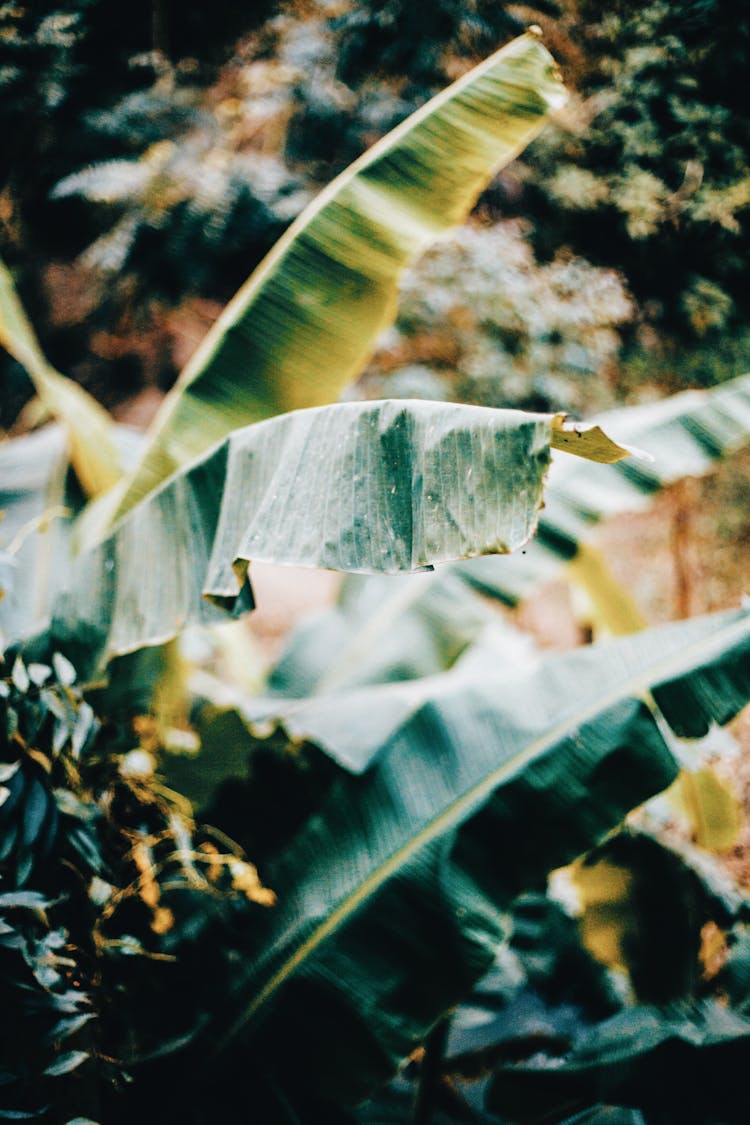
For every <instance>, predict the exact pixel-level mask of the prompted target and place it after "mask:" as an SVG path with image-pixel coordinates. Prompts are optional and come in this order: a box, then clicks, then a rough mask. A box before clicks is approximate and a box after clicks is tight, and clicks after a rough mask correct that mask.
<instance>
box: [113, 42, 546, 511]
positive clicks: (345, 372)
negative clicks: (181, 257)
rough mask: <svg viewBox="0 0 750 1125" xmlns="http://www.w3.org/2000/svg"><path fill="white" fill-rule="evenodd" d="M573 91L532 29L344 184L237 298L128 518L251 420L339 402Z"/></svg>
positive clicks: (133, 482) (147, 465)
mask: <svg viewBox="0 0 750 1125" xmlns="http://www.w3.org/2000/svg"><path fill="white" fill-rule="evenodd" d="M564 100H565V93H564V90H563V88H562V85H561V83H560V81H559V78H558V76H557V72H556V70H555V66H554V63H553V61H552V59H551V57H550V56H549V54H548V53H547V51H546V50H545V49H544V47H542V45H541V43H540V42H539V41H538V38H537V37H536V36H534V35H532V34H527V35H523V36H521V37H520V38H519V39H516V40H514V41H513V42H512V43H510V44H508V45H507V46H506V47H503V48H502V49H501V50H500V51H498V52H497V53H496V54H494V55H492V56H491V57H490V58H489V59H487V60H486V61H485V62H483V63H481V64H480V65H479V66H477V67H476V68H474V69H473V70H471V71H470V72H469V73H468V74H466V75H464V77H462V78H460V79H459V80H458V81H457V82H455V83H454V84H453V85H452V86H450V87H449V88H448V89H447V90H445V91H443V92H442V93H440V94H438V95H437V96H436V97H435V98H433V99H432V100H431V101H430V102H428V103H427V104H426V105H424V106H423V107H422V108H421V109H419V110H417V112H416V113H415V114H413V115H412V116H411V117H409V118H408V119H407V120H406V121H404V122H403V123H402V124H401V125H399V126H398V127H397V128H396V129H394V130H393V132H391V133H390V134H388V136H386V137H384V138H383V139H382V140H381V141H379V142H378V143H377V144H376V145H374V146H373V147H372V148H371V149H370V150H369V151H368V152H366V153H365V154H364V155H363V156H362V157H360V159H359V160H357V161H356V162H355V163H354V164H353V165H352V166H351V167H350V168H348V169H347V170H346V171H345V172H343V173H342V174H341V175H340V176H339V177H338V178H337V179H335V180H334V181H333V182H332V183H331V184H330V185H329V186H328V187H327V188H326V189H325V190H324V191H323V192H322V193H321V194H320V195H319V196H318V198H317V199H316V200H315V201H314V202H313V203H312V204H311V205H310V206H309V207H308V208H307V209H306V210H305V211H304V212H303V213H302V215H301V216H300V217H299V218H298V219H297V220H296V222H294V223H293V224H292V226H291V227H290V228H289V230H288V231H287V232H286V234H285V235H284V236H283V237H282V238H281V239H280V241H279V242H278V243H277V244H276V246H275V247H274V248H273V250H272V251H271V253H270V254H269V255H268V256H267V258H266V259H265V260H264V261H263V262H262V263H261V265H260V266H259V267H258V268H257V270H256V271H255V272H254V274H253V275H252V276H251V277H250V279H249V280H248V281H247V283H246V284H245V285H244V286H243V288H242V289H241V290H240V291H239V293H238V294H237V295H236V297H235V298H234V299H233V300H232V302H231V303H230V304H229V305H228V306H227V308H226V309H225V311H224V313H223V314H222V316H221V317H220V318H219V320H218V321H217V323H216V325H215V326H214V328H213V329H212V330H211V331H210V332H209V334H208V336H207V337H206V339H205V340H204V341H203V343H202V344H201V346H200V347H199V348H198V350H197V351H196V353H195V355H194V356H193V357H192V359H191V360H190V362H189V363H188V365H187V367H186V368H185V370H184V371H183V373H182V375H181V376H180V379H179V382H178V383H177V385H176V386H175V388H174V389H173V390H172V391H171V392H170V394H169V395H168V397H167V400H166V402H165V404H164V406H163V408H162V410H161V412H160V414H159V415H158V417H157V419H156V421H155V424H154V427H153V428H152V433H151V440H150V442H149V444H148V447H147V449H146V451H145V453H144V455H143V459H142V461H141V463H140V465H139V467H138V468H137V469H136V471H135V473H134V474H133V475H132V476H131V477H130V478H129V480H128V481H127V482H126V486H125V488H124V489H123V490H122V491H121V492H120V493H119V496H120V503H119V508H118V513H117V514H118V515H121V514H122V513H123V512H125V511H126V510H127V509H128V508H130V507H132V505H133V504H135V503H136V502H137V501H138V500H139V499H140V498H141V497H142V496H144V495H145V494H146V493H147V492H149V491H150V490H151V489H153V488H155V487H156V486H157V485H158V484H159V483H160V482H161V481H163V480H164V479H165V478H166V477H168V476H169V475H170V474H171V473H172V472H174V471H175V470H176V469H179V468H180V467H181V466H183V465H184V464H186V463H187V462H188V461H191V460H193V459H194V458H195V457H197V456H198V455H199V454H201V453H203V452H204V451H205V450H206V449H208V448H209V447H210V446H212V445H213V444H214V443H215V442H217V441H219V440H220V439H221V438H223V437H224V436H225V435H226V434H227V433H228V432H229V431H230V430H233V429H235V428H237V427H238V426H243V425H247V424H248V423H251V422H256V421H258V420H259V419H262V418H266V417H268V416H270V415H273V414H277V413H280V412H282V411H287V410H291V409H297V408H299V407H308V406H314V405H317V404H319V403H326V402H331V401H334V400H335V399H336V398H337V397H338V395H339V393H340V391H341V389H342V387H343V386H344V385H345V384H346V383H347V382H348V381H349V380H350V379H351V378H352V377H353V376H355V375H356V374H357V373H358V372H359V370H360V369H361V367H362V365H363V364H364V362H365V360H366V359H367V357H368V355H369V353H370V352H371V351H372V348H373V346H374V342H375V339H376V337H377V335H378V334H379V333H380V332H381V331H382V329H383V328H384V327H385V326H386V325H387V324H389V323H390V322H391V321H392V320H393V317H394V316H395V311H396V292H397V285H398V280H399V277H400V275H401V273H402V271H403V269H404V268H405V267H406V266H407V265H408V264H409V263H410V262H411V261H413V260H414V259H415V258H416V257H417V256H418V255H419V254H420V253H421V252H422V251H423V250H425V249H426V248H427V246H429V245H430V243H431V242H433V241H434V240H435V239H436V238H438V237H439V236H440V235H441V234H443V233H444V232H445V231H447V230H449V229H450V228H451V227H452V226H454V225H455V224H456V223H459V222H461V221H462V220H463V219H464V218H465V217H466V216H467V214H468V213H469V211H470V209H471V207H472V206H473V205H474V203H475V201H476V199H477V197H478V195H479V194H480V192H481V191H482V190H483V189H484V188H485V187H486V185H487V183H488V181H489V180H490V179H491V177H492V175H493V174H494V173H495V172H496V171H498V170H499V169H500V168H501V167H502V166H503V165H505V164H506V163H508V161H510V160H512V159H513V157H514V156H516V155H517V154H518V153H519V152H520V151H521V150H522V149H523V148H524V147H525V145H526V144H528V142H529V141H530V140H531V139H532V138H533V137H534V136H535V135H536V134H537V133H538V132H539V130H540V129H541V127H542V125H543V123H544V120H545V117H546V115H547V114H548V113H549V112H550V111H551V110H553V109H555V108H556V107H558V106H560V105H561V104H562V103H563V101H564Z"/></svg>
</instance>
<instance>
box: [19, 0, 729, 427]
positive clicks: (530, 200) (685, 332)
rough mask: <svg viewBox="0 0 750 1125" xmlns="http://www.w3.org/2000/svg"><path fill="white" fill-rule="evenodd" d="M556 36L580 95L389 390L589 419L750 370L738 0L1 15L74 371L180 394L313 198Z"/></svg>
mask: <svg viewBox="0 0 750 1125" xmlns="http://www.w3.org/2000/svg"><path fill="white" fill-rule="evenodd" d="M530 22H536V23H539V24H540V25H541V26H542V28H543V30H544V32H545V36H546V38H547V41H548V43H549V45H550V47H551V49H552V50H553V52H554V53H555V54H556V56H557V57H558V59H560V61H561V65H562V66H563V69H564V70H565V77H566V81H567V83H568V85H569V86H571V87H572V88H573V90H574V91H575V96H574V100H573V102H572V103H571V105H570V106H569V107H568V108H567V109H566V110H565V111H564V112H563V114H562V115H561V116H560V119H559V121H558V124H557V127H556V128H555V129H551V130H548V131H547V132H546V133H545V135H544V137H543V138H541V139H540V140H539V141H538V142H537V143H536V144H535V145H534V146H532V148H531V149H530V150H529V152H528V153H527V154H526V155H525V157H524V161H523V162H517V163H516V164H515V165H514V166H513V167H512V169H510V170H508V171H507V172H506V173H504V174H503V175H502V176H501V177H500V178H499V179H498V181H497V182H496V183H495V184H493V185H492V186H491V188H490V189H489V190H488V191H487V192H486V193H485V196H484V197H483V199H482V200H481V201H480V206H479V209H478V214H477V217H476V219H477V221H478V222H480V223H481V224H483V225H484V226H485V227H491V228H493V235H492V240H491V241H490V242H488V243H485V242H483V240H482V239H474V238H472V235H471V232H470V231H468V232H466V233H465V234H459V236H458V237H457V239H456V240H454V242H453V243H450V244H446V246H445V247H443V248H440V249H439V250H438V251H437V252H436V254H433V256H432V257H431V258H430V259H428V260H427V261H426V262H425V263H423V265H422V266H420V267H418V268H417V270H415V271H413V273H412V274H411V275H410V276H409V278H408V280H407V284H406V291H407V293H408V295H409V296H408V297H407V298H405V310H404V313H403V315H402V318H401V321H400V322H399V324H398V326H397V327H396V329H395V330H394V332H393V333H392V334H391V336H390V338H389V339H387V340H385V341H384V342H383V348H382V349H381V351H380V353H379V354H378V355H377V356H376V358H375V361H374V363H373V365H372V367H371V370H370V372H369V373H368V375H367V376H366V379H365V386H367V385H368V381H369V384H370V386H371V387H375V388H376V389H377V393H382V387H383V380H384V379H389V380H391V383H390V385H389V386H390V389H389V392H388V393H409V394H432V395H440V396H447V397H463V398H470V399H472V400H475V401H482V402H490V403H492V404H494V405H501V404H504V403H509V404H513V405H523V406H538V407H542V408H544V407H547V406H550V405H552V406H554V407H558V406H563V407H564V406H566V405H567V406H569V407H571V408H575V407H576V405H577V403H578V401H579V400H580V397H581V394H582V392H583V390H584V389H585V390H586V393H587V394H588V392H589V391H591V392H592V394H593V401H594V402H595V403H596V404H597V405H598V404H600V403H601V404H602V405H606V403H607V401H609V400H611V399H612V398H618V397H628V396H629V395H631V394H632V393H634V392H637V391H638V390H639V388H640V386H641V384H642V382H643V380H644V379H645V380H646V381H650V382H654V381H656V382H662V383H664V384H665V385H666V386H667V387H669V388H670V389H673V388H674V387H675V386H679V385H685V383H706V382H708V383H710V382H713V381H715V379H716V378H721V377H723V376H724V375H725V374H730V373H732V374H734V373H736V371H737V370H738V369H739V366H740V365H741V363H742V362H744V360H745V355H746V352H748V351H750V337H748V334H747V331H746V329H745V322H746V319H747V316H746V314H747V308H746V305H747V303H748V301H749V300H750V296H748V292H747V286H746V285H745V284H744V277H745V262H746V258H747V242H748V209H749V208H750V168H749V164H750V156H749V154H750V115H748V110H747V106H746V104H745V102H746V99H745V97H744V87H743V83H742V81H741V76H742V75H743V74H744V72H745V69H746V65H747V62H748V60H749V59H750V14H748V13H747V12H746V10H745V6H744V5H743V4H742V3H741V2H740V0H694V2H692V3H689V4H682V3H681V4H677V3H674V2H668V0H654V2H652V3H647V4H643V5H637V6H634V5H631V4H627V3H624V2H623V3H621V2H619V0H615V2H614V3H610V4H607V5H603V4H600V3H594V2H593V0H561V2H560V3H543V2H540V3H539V4H537V5H535V6H522V5H516V4H498V3H494V2H490V0H469V2H463V3H462V2H459V0H439V2H438V3H436V4H435V5H432V6H431V10H430V18H429V19H425V18H424V9H423V6H422V5H420V4H418V3H417V2H416V0H387V2H385V3H371V2H367V0H348V2H344V0H341V2H333V0H306V2H304V3H303V2H301V0H297V2H293V0H288V2H286V3H279V2H278V0H277V2H274V0H265V2H263V3H256V4H253V5H252V6H250V7H248V6H247V5H245V4H241V3H239V2H231V0H217V3H214V4H212V5H211V6H210V8H207V7H206V6H205V5H201V4H196V3H183V4H179V5H178V4H177V3H176V2H169V0H137V2H136V3H134V4H133V5H130V6H129V7H128V8H127V10H125V9H121V10H119V12H118V10H117V9H113V8H112V6H111V5H105V3H104V0H67V2H64V0H41V2H39V3H34V4H33V5H31V4H27V5H24V4H20V3H16V4H10V3H6V4H3V5H2V6H0V92H1V93H2V98H0V118H2V125H3V129H4V135H5V136H6V137H8V138H10V140H9V142H8V143H7V144H6V145H5V147H4V150H3V153H2V154H0V252H1V253H2V254H3V255H4V256H5V257H6V260H8V262H9V263H10V264H11V266H12V267H13V268H14V270H15V272H16V281H17V284H18V285H19V288H20V290H21V293H22V295H23V297H24V299H25V301H26V302H27V306H28V307H29V308H30V310H31V312H32V316H33V317H34V320H35V323H36V326H37V328H38V330H39V332H40V335H41V337H42V342H43V344H44V346H45V348H46V349H47V351H48V353H49V354H50V356H51V358H52V360H53V362H55V363H56V364H57V365H58V366H59V367H60V368H61V369H62V370H65V371H67V372H69V373H71V374H73V375H74V376H75V377H77V378H79V379H80V380H81V381H82V382H83V383H84V384H87V385H89V386H90V387H91V388H92V389H93V390H94V391H95V393H97V394H98V395H99V397H101V398H102V399H103V400H104V401H105V402H106V403H107V404H108V405H110V406H111V405H113V404H116V403H117V402H118V401H120V400H122V399H124V398H127V397H128V396H130V395H132V394H134V393H135V392H137V391H138V390H139V389H140V388H141V387H142V386H143V385H144V384H149V383H158V384H160V385H161V386H167V385H169V383H170V382H171V381H172V379H173V378H174V376H175V373H176V370H177V368H178V366H179V365H180V362H181V361H182V360H183V359H184V358H185V354H186V351H188V350H189V347H190V346H191V344H193V343H195V342H197V340H198V338H199V337H200V333H201V331H202V330H203V328H204V327H205V326H207V324H208V323H209V322H210V320H211V318H212V317H213V316H214V315H215V313H216V311H217V308H218V306H215V305H213V304H212V302H219V301H221V302H223V301H225V300H226V299H227V298H228V297H230V296H231V295H232V293H233V292H234V291H235V289H236V288H237V286H238V285H239V284H240V283H241V282H242V281H243V280H244V278H245V277H246V276H247V274H248V272H249V271H250V270H251V269H252V267H253V266H254V265H255V264H256V263H257V262H258V261H259V260H260V259H261V257H262V256H263V254H264V253H265V252H266V251H267V250H268V249H269V248H270V246H271V245H272V244H273V243H274V242H275V240H276V239H277V238H278V236H279V234H280V233H281V232H282V230H283V229H284V227H285V226H286V225H287V224H288V223H289V222H290V221H291V220H292V219H293V218H294V217H295V216H296V215H297V214H298V213H299V211H300V210H301V209H302V207H303V206H304V205H305V203H306V202H307V201H308V200H309V199H310V198H311V197H312V196H313V195H314V193H315V191H316V190H317V189H318V188H319V187H320V186H321V185H322V184H324V183H325V182H327V181H328V180H329V179H330V178H331V176H332V175H335V173H336V172H337V171H338V170H340V169H341V168H343V167H344V166H345V165H346V164H347V163H349V162H350V161H351V160H352V159H353V158H354V157H355V156H356V155H357V154H358V153H359V152H361V151H362V150H363V149H364V148H366V147H367V146H368V145H369V144H371V143H372V142H373V141H375V140H376V139H377V138H378V137H379V136H381V135H383V134H384V133H385V132H387V131H388V130H389V129H390V128H392V127H393V126H394V125H395V124H396V123H397V122H398V121H399V120H401V119H402V118H403V117H405V116H406V115H407V114H408V113H410V112H412V111H413V110H414V109H415V108H417V107H418V106H419V105H420V104H422V103H423V102H424V101H425V100H427V99H428V98H429V97H430V96H431V95H432V94H433V93H434V92H435V91H436V90H438V89H439V88H441V87H443V86H444V85H445V84H446V83H447V82H448V81H450V80H451V79H453V78H455V77H457V76H458V75H459V74H460V73H462V72H463V71H464V70H465V69H466V68H468V66H470V65H471V64H473V63H474V62H476V61H477V60H478V59H480V58H482V57H483V56H485V55H486V54H488V53H489V52H490V51H492V50H493V49H495V48H496V47H497V46H499V45H500V44H501V43H502V42H503V41H505V40H507V39H509V38H510V37H511V36H513V35H514V34H517V32H518V31H519V30H520V29H521V28H523V27H524V26H525V25H527V24H528V23H530ZM19 121H23V128H19V127H18V125H19ZM489 247H492V250H490V249H489ZM493 254H494V255H496V258H495V265H494V266H493ZM551 285H552V286H553V288H554V289H555V294H556V295H555V297H554V300H551V298H550V286H551ZM555 302H557V304H556V303H555ZM561 303H562V305H564V306H565V310H564V312H563V311H561ZM406 306H408V307H406ZM477 309H479V310H480V312H479V313H477ZM535 309H536V310H537V311H536V312H534V311H533V310H535ZM550 309H551V310H552V311H551V312H550V316H549V317H547V318H546V319H545V316H544V315H540V310H541V311H542V312H543V311H544V310H550ZM482 310H484V311H482ZM438 325H441V326H442V327H441V330H440V331H437V326H438ZM470 336H471V339H469V337H470ZM394 375H396V376H398V380H400V382H399V381H396V382H393V381H392V380H393V376H394ZM0 380H1V385H2V387H3V396H2V400H3V407H2V414H1V415H0V425H2V426H6V427H7V426H8V425H10V424H11V423H12V422H13V419H14V418H15V416H16V414H17V413H18V410H19V408H20V406H21V405H22V403H23V401H24V400H25V398H27V397H28V395H29V394H30V390H29V389H28V387H27V384H26V382H25V378H24V377H23V376H22V374H21V372H20V371H19V370H18V369H17V368H16V367H15V365H14V364H13V363H12V361H10V360H7V359H5V358H4V359H3V360H2V366H0ZM400 388H402V389H403V390H402V389H400ZM587 401H589V402H591V401H592V399H591V397H590V396H589V397H588V399H587Z"/></svg>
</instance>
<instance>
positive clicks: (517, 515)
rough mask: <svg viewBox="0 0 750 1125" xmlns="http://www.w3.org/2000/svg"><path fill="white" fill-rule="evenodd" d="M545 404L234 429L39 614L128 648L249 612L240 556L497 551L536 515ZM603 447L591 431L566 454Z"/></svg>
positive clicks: (98, 641) (371, 557) (350, 413)
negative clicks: (526, 410)
mask: <svg viewBox="0 0 750 1125" xmlns="http://www.w3.org/2000/svg"><path fill="white" fill-rule="evenodd" d="M566 432H568V431H564V430H561V427H560V424H559V420H558V419H557V418H556V417H554V416H552V415H542V414H536V415H535V414H523V413H520V412H517V411H502V410H489V409H486V408H483V407H472V406H459V405H457V404H450V403H429V402H408V401H397V402H389V401H382V402H374V403H343V404H340V405H334V406H329V407H320V408H317V409H312V410H300V411H295V412H293V413H291V414H285V415H282V416H280V417H278V418H274V419H269V420H268V421H266V422H260V423H258V424H257V425H255V426H248V427H246V428H245V429H244V430H238V431H236V432H234V433H233V434H232V435H231V436H230V437H229V438H227V439H226V440H225V441H224V442H223V443H221V444H220V445H219V446H217V447H216V448H215V449H214V450H212V451H211V452H210V453H209V454H208V455H206V456H204V457H203V458H202V459H201V460H199V461H198V462H196V463H195V464H194V465H192V466H190V467H189V468H188V469H186V470H184V471H182V472H181V473H178V474H176V475H175V477H174V478H173V479H172V480H171V481H169V482H167V483H166V484H165V485H164V486H163V487H162V488H161V489H159V490H157V491H156V492H155V493H153V494H152V495H151V496H149V497H147V498H146V500H145V501H144V502H143V503H142V504H140V505H139V506H138V507H137V508H135V509H134V510H133V511H132V512H130V513H129V514H128V515H127V516H126V517H125V518H124V519H123V520H121V521H120V523H119V524H118V525H117V527H116V528H115V530H114V531H113V532H112V533H111V534H110V536H109V537H108V538H107V539H105V540H104V541H103V542H102V543H100V544H98V545H97V546H96V547H95V548H92V549H90V550H88V551H86V552H84V553H82V555H81V556H79V558H78V559H77V560H76V564H75V567H74V568H73V570H72V581H71V584H70V587H69V589H68V590H67V592H66V593H65V595H64V596H63V597H62V598H61V600H60V602H59V604H58V606H57V608H56V611H55V614H54V620H53V624H52V633H53V636H54V637H55V640H56V643H58V644H62V645H63V646H64V645H65V643H66V640H65V638H68V639H69V638H71V637H72V636H74V635H78V636H79V637H80V636H82V635H83V634H86V635H87V637H88V640H87V641H86V652H83V651H81V650H79V651H76V653H75V657H76V660H78V661H85V667H86V668H87V670H88V671H91V670H92V666H93V664H94V663H95V662H96V661H97V659H98V658H100V657H101V658H102V659H103V660H106V659H108V658H110V657H111V656H113V655H119V654H122V653H126V652H130V651H134V650H135V649H137V648H139V647H142V646H144V645H149V644H157V643H160V642H163V641H164V640H167V639H168V638H169V637H172V636H174V635H176V633H177V632H179V631H180V630H181V629H182V628H184V627H185V626H186V625H188V624H190V623H204V622H206V621H211V620H216V619H217V614H218V613H219V610H218V609H217V608H216V607H217V606H219V607H222V608H223V609H226V610H229V611H230V612H232V613H234V614H240V613H242V612H245V611H246V610H247V609H249V608H251V607H252V604H253V601H252V592H251V589H250V585H249V582H248V579H247V569H248V563H249V562H250V560H252V559H256V560H259V561H265V562H274V563H289V564H296V565H303V566H317V567H329V568H332V569H337V570H349V571H373V572H385V573H398V572H403V571H414V570H420V569H423V568H425V567H429V566H432V565H433V564H435V563H439V562H442V561H445V560H448V559H456V558H461V557H464V556H467V555H476V554H480V553H482V552H487V551H493V552H498V551H512V550H515V549H516V548H517V547H519V546H521V545H522V544H523V543H524V542H526V540H527V539H528V538H529V536H530V535H532V534H533V532H534V528H535V526H536V520H537V515H538V511H539V507H540V505H541V502H542V492H543V485H544V480H545V475H546V471H547V466H548V462H549V455H550V453H549V451H550V446H551V444H552V443H553V442H556V441H558V440H559V439H560V435H561V434H562V435H563V436H564V435H565V433H566ZM589 442H590V443H591V448H592V452H593V455H594V456H596V457H600V456H602V455H605V456H611V457H617V456H622V455H624V450H622V449H621V448H620V447H619V446H617V445H616V444H615V443H613V442H609V443H608V445H607V447H606V449H605V450H604V452H602V443H603V442H605V443H606V439H605V438H604V437H603V435H602V434H601V432H600V431H584V432H583V433H582V436H581V438H580V440H578V439H577V440H576V443H575V450H576V452H579V451H580V452H585V451H586V450H587V449H588V448H589Z"/></svg>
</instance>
